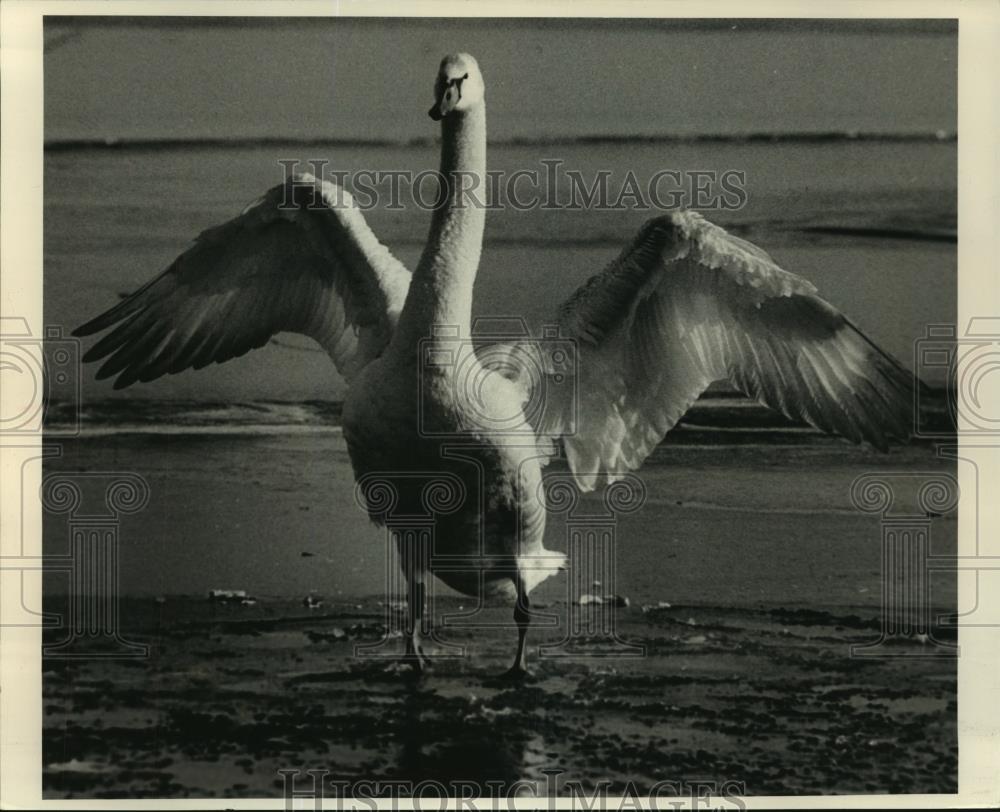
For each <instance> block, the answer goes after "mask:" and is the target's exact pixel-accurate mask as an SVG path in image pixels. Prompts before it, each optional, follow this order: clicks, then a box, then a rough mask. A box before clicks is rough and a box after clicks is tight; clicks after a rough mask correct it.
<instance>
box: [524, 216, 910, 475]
mask: <svg viewBox="0 0 1000 812" xmlns="http://www.w3.org/2000/svg"><path fill="white" fill-rule="evenodd" d="M559 323H560V327H561V330H562V333H563V335H565V336H568V337H569V338H571V339H573V340H575V342H576V344H577V347H578V356H577V370H578V375H579V378H578V382H577V385H576V386H575V387H566V386H562V387H547V388H548V390H549V391H551V392H552V395H551V397H552V398H554V399H555V403H546V404H544V405H545V413H544V414H545V417H544V420H543V421H542V424H541V425H540V426H538V428H539V431H540V434H545V435H549V436H554V435H561V436H562V438H563V444H564V447H565V449H566V454H567V458H568V460H569V463H570V466H571V467H572V469H573V472H574V474H575V476H576V477H577V480H578V482H579V483H580V485H581V487H583V488H585V489H588V490H589V489H591V488H593V487H594V485H595V483H596V479H597V476H598V474H599V473H606V474H608V476H609V478H610V479H612V480H613V479H614V478H615V477H617V476H620V475H621V474H623V473H624V472H625V471H629V470H634V469H636V468H638V467H639V466H640V465H641V464H642V462H643V460H644V459H645V458H646V457H647V456H648V455H649V454H650V452H651V451H652V450H653V449H654V448H655V446H656V445H657V444H658V443H659V442H660V441H661V440H662V439H663V436H664V435H665V434H666V433H667V432H668V431H669V430H670V429H671V428H672V427H673V426H674V425H675V424H676V423H677V421H678V420H680V418H681V417H682V416H683V415H684V413H685V412H686V411H687V410H688V408H689V407H690V406H691V404H692V403H694V401H695V400H696V399H697V398H698V396H699V395H700V394H701V393H702V392H704V391H705V389H706V388H707V387H708V386H709V384H711V383H712V382H714V381H717V380H721V379H728V380H729V381H730V382H731V383H732V384H733V385H734V386H736V387H737V388H738V389H740V390H742V391H743V392H745V393H746V394H747V395H750V396H752V397H755V398H757V399H758V400H760V401H761V402H763V403H764V404H766V405H768V406H770V407H771V408H773V409H776V410H778V411H780V412H782V413H784V414H785V415H786V416H788V417H790V418H792V419H796V420H804V421H806V422H808V423H810V424H812V425H813V426H815V427H817V428H819V429H822V430H824V431H828V432H832V433H837V434H841V435H843V436H844V437H847V438H848V439H850V440H852V441H854V442H861V441H863V440H864V441H868V442H870V443H872V444H873V445H875V446H877V447H879V448H885V446H886V444H887V443H888V441H889V440H891V439H894V438H904V437H907V436H908V435H909V430H910V427H911V423H910V413H911V408H912V405H911V404H912V402H913V397H912V391H913V390H912V387H913V378H912V376H911V375H910V374H909V373H907V372H906V371H905V370H904V369H903V368H902V367H900V365H899V364H898V363H897V362H896V361H895V360H893V359H892V358H891V357H890V356H888V355H887V354H886V353H885V352H883V351H882V350H880V349H879V348H878V347H877V346H875V344H873V343H872V342H871V341H870V340H869V339H868V338H866V337H865V336H864V334H862V333H861V332H860V331H859V330H858V328H857V327H855V326H854V325H853V324H851V322H850V321H848V319H847V318H845V317H844V316H843V315H841V314H840V313H839V312H838V311H837V310H835V309H834V308H833V307H832V306H831V305H830V304H828V303H827V302H825V301H823V299H821V298H819V297H818V296H817V295H816V292H815V288H814V287H813V286H812V284H810V283H809V282H808V281H806V280H805V279H802V278H801V277H798V276H796V275H795V274H792V273H789V272H787V271H784V270H782V269H781V268H779V267H778V266H777V265H776V264H775V263H774V261H773V260H772V259H771V258H770V257H769V256H768V255H767V254H766V253H764V252H763V251H762V250H760V249H759V248H757V247H756V246H754V245H751V244H750V243H748V242H746V241H744V240H741V239H739V238H737V237H733V236H732V235H730V234H728V233H726V232H725V231H724V230H723V229H721V228H719V227H718V226H715V225H712V224H711V223H709V222H707V221H706V220H704V219H703V218H702V217H701V216H700V215H698V214H696V213H693V212H681V213H675V214H672V215H669V216H665V217H661V218H658V219H656V220H652V221H650V222H648V223H647V224H646V225H645V226H644V227H643V228H642V230H641V231H640V232H639V234H638V236H637V237H636V239H635V240H634V241H633V243H632V244H631V245H630V246H629V247H628V248H627V249H625V251H624V252H623V253H622V254H621V256H619V257H618V259H617V260H616V261H615V262H613V263H612V264H611V265H610V266H609V267H608V268H607V269H606V270H605V271H603V272H602V273H600V274H598V275H596V276H594V277H593V278H591V279H590V280H589V281H588V282H587V283H586V284H584V285H583V286H582V287H581V288H580V289H579V290H577V291H576V293H575V294H574V295H573V296H572V297H571V298H570V299H569V300H568V301H566V302H565V303H564V304H563V305H562V307H561V308H560V311H559ZM542 355H544V352H543V353H542ZM539 363H542V364H544V360H543V361H540V362H539ZM571 393H575V394H573V395H572V396H570V394H571Z"/></svg>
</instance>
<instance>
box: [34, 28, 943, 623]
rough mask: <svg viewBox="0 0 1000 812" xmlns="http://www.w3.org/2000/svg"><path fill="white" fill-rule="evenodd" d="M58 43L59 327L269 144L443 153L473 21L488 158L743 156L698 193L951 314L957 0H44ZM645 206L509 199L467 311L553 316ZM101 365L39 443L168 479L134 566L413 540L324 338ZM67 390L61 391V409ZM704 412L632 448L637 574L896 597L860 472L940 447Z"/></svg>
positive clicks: (889, 318)
mask: <svg viewBox="0 0 1000 812" xmlns="http://www.w3.org/2000/svg"><path fill="white" fill-rule="evenodd" d="M46 41H47V55H46V63H45V115H46V119H45V137H46V142H47V150H46V156H45V166H44V184H45V189H44V194H45V211H44V241H45V242H44V272H45V283H44V284H45V289H44V294H45V318H46V322H47V323H49V324H55V325H62V326H64V327H65V328H66V329H67V330H69V329H72V328H73V327H75V326H77V325H79V324H80V323H82V322H83V321H85V320H87V319H89V318H90V317H92V316H94V315H95V314H96V313H98V312H100V311H102V310H103V309H105V308H107V307H108V306H110V305H111V304H113V303H114V302H116V301H117V300H118V297H119V295H121V294H123V293H126V292H128V291H132V290H135V289H136V288H137V287H138V286H139V285H141V284H142V283H143V282H144V281H146V280H147V279H148V278H149V277H150V276H151V275H153V274H155V273H157V272H159V271H160V270H162V269H163V268H164V267H166V266H167V265H168V264H169V263H170V262H171V261H172V260H173V259H174V258H175V257H176V256H177V255H178V254H179V253H180V252H181V251H183V250H184V249H185V247H186V246H187V245H188V244H189V242H190V240H191V239H192V237H194V236H195V235H196V234H198V233H199V232H200V231H201V230H203V229H204V228H207V227H209V226H211V225H213V224H216V223H218V222H220V221H223V220H226V219H228V218H230V217H232V216H233V215H235V214H236V213H238V212H239V211H240V210H241V209H242V207H243V206H244V205H245V204H246V203H247V202H249V201H251V200H253V199H255V198H256V197H257V196H259V195H260V193H261V192H262V191H264V190H265V189H267V188H269V187H271V186H273V185H275V184H276V183H278V182H280V181H281V180H282V177H283V175H282V172H283V170H282V167H281V165H280V164H279V160H282V159H289V158H293V159H299V160H309V159H320V160H327V161H328V162H329V164H328V165H329V167H330V168H331V169H335V170H340V171H348V172H351V171H357V170H364V169H368V170H372V169H374V170H412V171H415V172H416V171H421V170H424V169H428V168H433V167H436V165H437V161H438V155H437V153H438V146H437V143H436V128H435V127H434V125H432V123H431V122H430V121H429V119H428V118H427V116H426V110H427V107H428V106H429V104H430V101H431V84H432V79H433V76H434V71H435V70H436V66H437V62H438V60H439V59H440V56H441V55H442V54H443V53H446V52H448V51H453V50H456V49H466V50H469V51H470V52H472V53H474V54H475V55H476V56H477V57H478V58H479V60H480V63H481V65H482V67H483V70H484V73H485V75H486V78H487V81H488V83H489V89H488V96H487V98H488V105H489V113H488V115H489V122H490V123H489V128H490V150H489V163H490V168H491V169H499V170H505V171H507V172H513V171H516V170H521V169H528V170H532V169H538V170H542V169H543V166H542V164H541V161H542V160H546V159H548V160H552V159H557V160H561V161H562V162H563V164H562V169H563V170H567V169H569V170H576V171H579V172H581V173H582V174H583V176H584V177H585V178H592V177H593V176H594V175H595V174H596V173H597V172H599V171H602V170H606V171H609V172H610V173H611V181H610V185H611V189H612V194H614V192H615V191H616V190H617V189H618V188H620V184H621V183H622V182H623V179H624V176H625V173H627V172H629V171H631V172H633V173H634V174H635V176H636V177H637V178H638V179H639V181H640V184H643V185H644V184H645V183H646V181H647V179H648V178H649V177H650V176H651V175H653V174H654V173H655V172H657V171H660V170H664V169H670V170H679V171H687V170H695V169H697V170H717V171H724V170H737V171H741V172H744V173H745V178H746V182H745V188H746V190H747V194H748V198H747V203H746V205H745V206H744V207H743V208H741V209H739V210H737V211H706V212H705V213H706V214H707V215H708V216H709V218H710V219H712V220H714V221H716V222H718V223H720V224H722V225H724V226H726V227H728V228H731V229H732V230H733V231H734V232H736V233H738V234H740V235H741V236H744V237H746V238H748V239H751V240H752V241H754V242H756V243H758V244H760V245H762V246H763V247H765V248H766V249H767V250H768V251H769V252H770V253H771V254H772V256H774V258H775V259H776V260H777V261H778V262H779V264H781V265H782V266H784V267H786V268H788V269H789V270H793V271H796V272H799V273H801V274H803V275H805V276H807V277H808V278H810V279H811V280H812V281H813V282H815V283H816V284H817V285H818V287H819V288H820V290H821V292H822V293H823V294H824V295H825V296H826V297H827V298H828V299H829V300H830V301H832V302H833V303H835V304H836V305H837V306H839V307H840V308H842V309H843V310H844V311H845V312H847V313H848V314H849V315H850V316H851V317H852V319H853V320H854V321H855V322H856V323H857V324H859V325H860V326H861V327H862V328H863V329H865V330H866V331H867V332H868V333H869V334H870V335H871V336H872V337H873V338H874V339H875V340H876V341H877V342H879V343H880V344H882V345H883V346H884V347H885V348H886V349H887V350H888V351H890V352H891V353H893V354H894V355H896V356H897V357H898V358H899V359H901V361H902V362H903V363H904V364H906V365H907V366H912V365H913V364H912V359H913V357H914V356H913V351H914V343H915V342H916V341H917V340H919V338H920V337H922V336H923V335H924V333H925V331H926V328H927V325H928V324H934V323H941V322H953V321H954V320H955V311H956V293H957V258H956V242H955V234H956V220H957V201H956V188H957V142H956V137H957V136H956V133H955V126H956V96H955V89H956V73H955V71H956V48H957V34H956V30H955V28H954V27H953V26H951V25H950V24H948V23H947V22H945V23H940V22H918V23H913V24H902V23H898V22H889V23H876V22H865V23H850V22H842V21H825V22H822V21H820V22H817V21H803V22H799V23H794V24H789V23H780V24H778V23H773V22H768V21H756V22H752V23H748V22H740V21H721V22H704V21H682V22H677V21H667V22H659V21H643V22H637V23H634V22H611V21H585V22H579V21H569V22H566V21H550V22H540V21H531V22H527V23H526V22H519V21H495V20H482V21H475V20H474V21H450V20H433V21H422V20H393V21H358V20H341V19H324V20H315V19H309V20H292V21H288V20H269V21H266V22H265V21H244V22H239V21H237V22H235V23H234V22H233V21H227V22H224V23H223V22H216V23H213V24H206V23H205V21H200V22H198V23H194V22H190V21H177V20H172V21H162V20H160V21H155V20H154V21H150V20H146V21H142V22H141V24H140V23H135V22H128V21H125V22H122V21H119V20H115V21H110V20H105V19H100V18H97V19H90V20H87V21H85V22H83V23H81V22H80V21H79V20H68V19H66V18H50V19H49V21H48V23H47V27H46ZM655 214H656V212H655V211H649V210H645V211H643V210H636V209H633V208H625V209H622V210H615V211H607V210H595V209H589V210H586V209H585V210H567V209H556V210H550V211H546V210H531V211H526V212H518V211H514V210H511V209H505V210H503V211H491V212H490V213H489V215H488V223H487V231H486V246H485V251H484V254H483V261H482V267H481V271H480V276H479V279H478V281H477V287H476V298H475V302H474V311H475V314H476V315H479V316H485V315H489V316H510V315H515V316H520V317H524V318H525V319H526V320H527V321H529V322H530V323H534V324H537V323H539V322H542V321H544V320H546V319H549V318H551V317H552V315H553V313H554V311H555V308H556V306H557V304H558V302H560V301H561V300H562V299H563V298H565V297H566V296H568V295H569V294H570V293H571V292H572V290H573V289H574V288H575V286H576V285H577V284H579V283H580V282H581V281H582V280H584V279H585V278H586V277H588V276H589V275H591V274H593V273H595V272H597V271H599V270H600V269H601V268H602V266H603V265H604V264H605V263H607V262H608V261H609V260H610V259H612V258H613V257H615V256H616V255H617V254H618V252H619V251H620V250H621V248H622V246H623V245H624V244H626V243H627V241H628V240H629V239H631V237H632V236H633V235H634V234H635V232H636V231H637V229H638V228H639V227H640V225H641V224H642V223H643V222H644V221H645V220H646V219H648V218H649V217H650V216H653V215H655ZM366 217H367V219H368V221H369V222H370V224H371V225H372V227H373V229H374V230H375V232H376V233H377V234H378V235H379V237H380V239H382V240H383V241H384V242H385V243H386V244H387V245H388V246H389V247H390V248H391V249H392V250H393V251H394V253H396V254H397V256H398V257H399V258H400V259H401V260H403V261H404V262H405V263H407V264H408V265H410V266H411V267H412V265H413V264H414V263H415V262H416V259H417V257H418V255H419V253H420V250H421V247H422V245H423V241H424V238H425V234H426V229H427V221H428V215H427V213H426V212H425V211H422V210H419V209H418V208H415V207H413V206H407V207H405V208H404V209H403V210H401V211H388V210H386V209H385V207H384V206H379V207H376V208H375V209H373V210H371V211H369V212H367V214H366ZM93 372H94V368H93V367H91V368H88V370H86V371H85V373H84V375H83V379H82V392H83V399H82V404H81V408H82V416H83V434H84V437H83V438H82V439H80V440H75V441H74V440H67V441H65V442H64V444H63V456H62V457H61V458H60V459H56V460H51V461H49V462H47V463H46V469H47V470H64V471H81V470H104V471H107V470H127V471H137V472H140V473H141V474H142V475H143V476H145V477H147V479H148V480H149V481H150V483H151V488H152V492H153V497H152V499H151V503H150V507H149V509H147V510H146V511H144V512H143V513H142V514H140V515H138V516H135V517H132V518H129V519H127V520H126V521H125V523H123V526H122V534H123V538H126V539H127V540H128V541H127V544H126V545H124V547H123V551H122V559H121V567H122V578H123V590H124V591H125V592H126V593H127V594H147V595H148V594H156V593H161V592H165V593H195V594H197V593H200V592H202V591H203V590H204V589H205V588H208V587H210V586H227V585H228V586H232V587H240V588H247V589H250V590H252V591H254V592H256V593H258V594H285V595H288V594H292V595H295V594H298V593H301V592H302V591H304V590H309V589H313V588H315V589H320V590H324V591H326V592H327V594H328V595H330V596H334V595H336V596H341V597H353V596H365V595H367V596H370V595H372V594H375V593H378V591H379V589H380V586H381V583H382V581H381V579H382V577H383V573H385V572H386V571H393V567H392V566H391V565H390V562H388V560H387V558H386V551H385V547H384V544H383V540H382V535H381V532H380V531H378V530H377V529H376V528H374V527H372V526H370V525H369V524H368V523H367V520H366V519H365V517H364V515H363V514H362V513H361V512H360V511H359V510H358V509H357V507H356V505H355V504H354V502H353V497H352V493H353V490H352V483H351V476H350V469H349V465H348V460H347V457H346V450H345V448H344V445H343V441H342V438H341V437H340V436H339V430H338V429H337V424H338V422H339V406H338V401H339V400H340V399H341V398H342V397H343V394H344V387H343V383H342V381H341V379H340V378H339V376H338V374H337V373H336V371H335V370H334V369H333V367H332V366H331V364H330V362H329V360H328V359H327V358H326V357H325V355H323V354H322V353H321V352H319V351H317V350H316V349H315V348H314V347H313V346H312V345H311V344H310V342H308V341H307V340H305V339H302V338H299V337H295V336H281V337H279V338H278V339H277V340H276V341H274V342H272V344H270V345H269V346H267V347H265V348H264V349H262V350H259V351H256V352H254V353H252V354H250V355H248V356H246V357H244V358H241V359H238V360H236V361H233V362H230V363H227V364H225V365H222V366H218V367H211V368H208V369H205V370H202V371H200V372H190V371H189V372H186V373H182V374H180V375H176V376H169V377H167V378H164V379H161V380H159V381H155V382H153V383H151V384H142V385H138V386H133V387H131V388H129V389H127V390H124V391H122V392H118V393H114V394H113V393H112V391H111V387H110V383H109V382H107V381H104V382H98V381H95V380H94V379H93ZM921 374H922V375H923V376H924V378H925V380H927V381H928V382H929V383H941V382H943V377H942V375H941V373H940V371H934V370H921ZM716 407H718V408H716ZM710 412H713V413H714V414H716V415H717V417H716V418H715V419H714V423H713V419H712V418H710V417H708V416H707V415H708V413H710ZM74 413H75V410H74V409H73V408H72V407H67V404H58V403H57V404H54V405H53V408H52V410H51V411H50V416H49V424H50V425H59V424H60V421H62V423H63V424H65V423H66V422H67V421H70V420H71V419H72V417H73V415H74ZM762 420H763V422H761V421H762ZM696 422H698V423H700V424H702V425H711V426H712V427H713V428H712V431H714V432H715V433H714V434H712V431H709V432H708V433H706V432H705V431H702V430H700V429H695V430H692V429H684V428H682V429H680V430H679V431H678V432H675V433H674V435H672V439H671V440H670V441H668V444H667V445H666V446H664V448H663V449H661V452H662V453H660V452H658V453H657V454H655V455H654V457H653V459H651V460H650V462H649V464H648V465H647V466H646V468H645V469H644V471H643V476H644V477H645V481H646V482H647V486H648V490H649V493H650V494H651V495H653V497H654V498H653V501H652V502H651V503H650V505H649V506H648V507H647V509H646V510H644V511H642V512H641V513H640V514H637V518H636V519H635V520H634V521H633V522H632V525H631V526H630V527H627V528H623V536H627V537H628V541H626V542H623V544H624V545H625V547H627V549H628V552H627V553H624V552H623V554H622V557H621V559H620V560H621V561H622V564H621V571H620V576H621V583H622V584H623V589H626V590H627V591H628V594H630V595H631V596H632V598H633V599H640V600H652V601H656V600H660V599H663V598H669V599H670V600H675V599H683V600H687V601H697V600H704V601H706V602H708V603H711V604H719V603H720V602H723V603H726V604H741V605H743V604H746V603H748V602H753V601H756V600H762V599H768V600H771V599H774V600H788V601H791V602H793V603H794V602H796V601H799V600H801V601H804V602H806V603H808V602H809V601H810V600H812V599H813V598H814V597H816V596H819V597H818V598H817V599H822V600H823V601H826V602H828V603H839V604H844V605H848V604H854V603H858V602H866V601H870V600H876V598H877V595H878V594H879V593H878V577H879V562H880V559H879V549H878V546H877V538H878V532H877V531H878V528H877V527H876V520H875V519H861V518H860V517H858V516H857V514H856V511H854V509H853V507H852V506H851V504H850V500H849V496H848V494H849V489H850V484H851V482H852V481H853V479H854V477H855V476H857V475H858V474H859V473H862V472H864V471H867V470H871V469H872V468H873V467H874V468H880V467H886V466H888V467H889V468H894V467H902V468H904V469H905V468H911V467H912V468H915V469H918V470H930V469H933V468H935V467H937V466H940V465H941V463H940V461H937V460H935V459H934V457H933V451H932V450H931V449H929V448H928V447H926V446H922V447H912V448H909V449H903V450H900V451H899V452H896V454H895V455H891V456H889V457H881V456H878V455H875V454H874V453H873V452H870V451H869V450H866V449H853V448H851V447H849V446H847V445H845V444H841V443H839V442H838V441H835V440H821V439H819V438H817V437H816V436H815V434H813V433H810V432H799V433H796V432H795V431H791V432H789V431H788V430H787V428H781V429H778V430H772V425H771V424H770V423H768V422H767V421H766V420H765V419H764V418H762V416H761V415H760V413H759V412H755V411H752V410H739V409H734V408H732V402H731V401H726V400H719V401H709V402H707V403H705V404H704V405H703V407H702V412H700V413H699V415H698V416H697V420H696ZM750 424H753V425H750ZM748 425H750V433H749V434H746V433H745V434H733V433H732V432H733V431H736V429H734V428H733V427H734V426H740V427H741V428H740V429H739V431H743V430H744V428H746V427H747V426H748ZM692 432H693V433H692ZM727 432H728V433H727ZM164 434H166V435H171V436H168V437H164V436H163V435H164ZM181 435H183V436H181ZM248 435H252V436H248ZM671 443H673V444H671ZM678 444H679V445H678ZM685 448H686V450H684V449H685ZM262 459H266V460H267V465H264V466H262V465H261V460H262ZM734 513H735V514H736V516H735V517H734V515H733V514H734ZM734 518H735V519H736V521H734ZM945 521H946V522H948V524H947V527H946V528H945V530H944V532H943V533H942V534H941V536H942V539H943V541H944V542H945V543H946V544H947V543H951V542H952V541H953V538H954V523H953V522H952V521H951V519H946V520H945ZM65 523H66V521H65V517H54V516H48V517H47V518H46V532H45V535H46V542H45V543H46V547H47V549H48V550H53V551H61V550H63V549H64V547H65V544H66V527H65ZM665 528H666V529H665ZM564 529H565V528H564V525H563V524H561V523H560V522H559V521H557V520H553V522H551V523H550V528H549V536H548V538H547V541H546V544H547V545H548V546H549V547H552V548H555V549H562V548H564V547H565V544H564V543H563V541H562V539H561V536H562V533H563V531H564ZM623 549H624V548H623ZM668 550H669V552H668ZM303 553H308V555H303ZM677 556H680V558H677ZM671 557H673V558H675V559H676V560H671V561H669V562H667V561H666V559H669V558H671ZM778 560H780V561H781V562H782V563H781V566H775V562H776V561H778ZM152 561H155V562H157V563H156V566H155V567H151V566H150V562H152ZM710 562H716V563H718V562H722V563H721V564H720V565H719V566H710ZM817 562H822V563H817ZM387 566H388V570H387ZM672 572H677V573H683V577H673V576H671V575H670V573H672ZM789 573H792V575H791V576H790V575H789ZM55 580H56V581H58V580H59V579H55ZM60 584H61V582H60ZM60 584H54V588H55V589H56V590H57V591H58V590H59V589H61V588H62V587H64V585H60ZM560 584H562V581H560V580H558V579H556V580H554V581H553V582H552V583H551V584H550V585H549V586H547V587H546V588H545V589H546V590H548V592H549V593H551V594H549V598H552V599H557V598H558V594H557V593H558V590H559V589H560V588H562V587H561V586H560ZM553 590H555V591H554V592H553ZM953 594H954V593H953V592H950V591H949V592H947V594H946V596H945V600H946V602H947V600H949V599H950V596H951V595H953Z"/></svg>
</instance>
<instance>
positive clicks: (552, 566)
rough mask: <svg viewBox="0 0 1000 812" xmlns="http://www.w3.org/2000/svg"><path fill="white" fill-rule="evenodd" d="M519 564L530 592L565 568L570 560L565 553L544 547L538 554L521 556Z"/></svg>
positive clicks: (518, 560)
mask: <svg viewBox="0 0 1000 812" xmlns="http://www.w3.org/2000/svg"><path fill="white" fill-rule="evenodd" d="M517 566H518V569H519V570H520V571H521V576H522V577H523V578H524V585H525V587H526V588H527V590H528V593H529V594H530V593H531V592H532V591H533V590H534V588H535V587H536V586H538V585H539V584H540V583H541V582H542V581H544V580H545V579H546V578H549V577H551V576H553V575H555V574H556V573H558V572H560V571H562V570H565V569H566V567H567V566H568V562H567V561H566V556H565V554H563V553H557V552H554V551H553V550H546V549H544V548H542V549H541V550H540V551H539V552H538V554H536V555H522V556H519V557H518V559H517Z"/></svg>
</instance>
